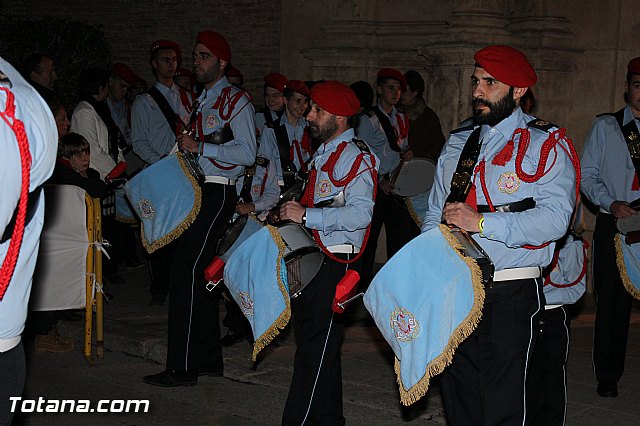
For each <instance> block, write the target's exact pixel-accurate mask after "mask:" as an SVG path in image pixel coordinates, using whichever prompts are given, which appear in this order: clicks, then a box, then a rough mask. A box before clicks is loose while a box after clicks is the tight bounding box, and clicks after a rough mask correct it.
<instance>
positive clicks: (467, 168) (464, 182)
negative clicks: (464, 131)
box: [446, 127, 482, 203]
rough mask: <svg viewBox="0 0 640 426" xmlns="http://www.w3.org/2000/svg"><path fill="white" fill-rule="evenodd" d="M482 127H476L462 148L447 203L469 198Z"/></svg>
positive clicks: (461, 201) (463, 200) (480, 144)
mask: <svg viewBox="0 0 640 426" xmlns="http://www.w3.org/2000/svg"><path fill="white" fill-rule="evenodd" d="M481 146H482V143H481V142H480V127H478V128H477V129H475V130H474V131H473V132H472V133H471V135H470V136H469V139H467V143H465V144H464V148H462V153H460V158H459V159H458V166H457V167H456V171H455V173H454V174H453V176H452V177H451V192H449V196H448V197H447V201H446V202H447V203H455V202H460V203H464V202H465V201H466V199H467V195H468V194H469V191H470V190H471V177H472V176H473V168H474V167H475V166H476V163H477V162H478V157H479V156H480V147H481Z"/></svg>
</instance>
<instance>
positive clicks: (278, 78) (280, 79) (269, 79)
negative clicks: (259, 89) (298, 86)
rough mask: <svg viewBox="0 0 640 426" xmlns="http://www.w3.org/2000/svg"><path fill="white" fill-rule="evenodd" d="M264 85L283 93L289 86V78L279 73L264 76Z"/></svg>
mask: <svg viewBox="0 0 640 426" xmlns="http://www.w3.org/2000/svg"><path fill="white" fill-rule="evenodd" d="M264 84H265V85H267V86H269V87H273V88H274V89H276V90H277V91H278V92H282V91H284V86H285V85H286V84H287V77H285V76H284V75H282V74H280V73H278V72H272V73H271V74H267V75H265V76H264Z"/></svg>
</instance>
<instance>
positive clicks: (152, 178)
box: [124, 152, 202, 253]
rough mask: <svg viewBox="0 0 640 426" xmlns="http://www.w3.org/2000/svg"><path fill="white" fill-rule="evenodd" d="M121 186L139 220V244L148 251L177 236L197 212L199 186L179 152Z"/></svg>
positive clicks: (199, 197) (200, 196)
mask: <svg viewBox="0 0 640 426" xmlns="http://www.w3.org/2000/svg"><path fill="white" fill-rule="evenodd" d="M124 188H125V192H126V194H127V197H128V198H129V201H130V202H131V205H132V206H133V208H134V210H135V212H136V214H137V215H138V217H139V218H140V221H141V223H142V226H141V233H140V234H141V237H142V244H143V245H144V247H145V249H146V250H147V251H148V252H149V253H153V252H154V251H156V250H158V249H159V248H161V247H164V246H165V245H167V244H169V243H170V242H171V241H173V240H175V239H176V238H178V237H179V236H180V235H181V234H182V233H183V232H184V231H185V230H186V229H187V228H189V226H190V225H191V224H192V223H193V221H194V220H195V219H196V217H197V216H198V213H199V212H200V204H201V201H202V192H201V189H200V185H199V184H198V182H197V181H196V179H195V178H194V176H193V175H192V174H191V173H190V171H189V168H188V165H187V163H186V161H185V160H184V158H183V154H182V153H180V152H178V153H175V154H172V155H169V156H168V157H165V158H163V159H162V160H160V161H158V162H157V163H154V164H153V165H151V166H150V167H147V168H146V169H144V170H142V171H141V172H140V173H138V174H137V175H136V176H135V177H133V179H131V180H130V181H129V182H127V183H126V184H125V186H124Z"/></svg>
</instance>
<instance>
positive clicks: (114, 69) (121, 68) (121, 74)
mask: <svg viewBox="0 0 640 426" xmlns="http://www.w3.org/2000/svg"><path fill="white" fill-rule="evenodd" d="M111 73H112V74H114V75H115V76H116V77H118V78H120V79H121V80H122V81H124V82H125V83H127V84H129V85H130V86H133V85H135V84H136V75H135V73H134V72H133V71H132V70H131V68H129V67H128V66H127V65H126V64H123V63H122V62H116V63H115V64H113V65H111Z"/></svg>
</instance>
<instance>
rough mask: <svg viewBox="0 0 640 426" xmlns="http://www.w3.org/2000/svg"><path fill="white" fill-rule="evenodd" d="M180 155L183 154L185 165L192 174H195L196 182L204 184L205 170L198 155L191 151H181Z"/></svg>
mask: <svg viewBox="0 0 640 426" xmlns="http://www.w3.org/2000/svg"><path fill="white" fill-rule="evenodd" d="M178 155H180V156H182V159H183V160H184V165H185V166H186V168H187V170H188V171H189V173H190V174H191V176H193V178H194V179H195V180H196V182H198V183H199V184H200V185H202V184H203V183H204V171H203V170H202V167H200V164H198V157H196V156H195V155H194V154H193V153H192V152H189V151H184V152H180V153H178Z"/></svg>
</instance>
